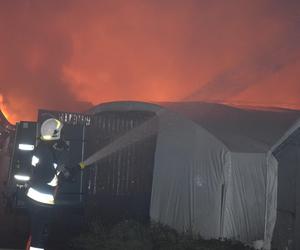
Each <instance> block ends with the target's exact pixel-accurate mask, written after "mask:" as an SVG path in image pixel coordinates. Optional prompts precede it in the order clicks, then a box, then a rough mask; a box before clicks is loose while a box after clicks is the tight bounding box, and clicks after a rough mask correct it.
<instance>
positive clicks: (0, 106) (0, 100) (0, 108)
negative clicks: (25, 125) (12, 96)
mask: <svg viewBox="0 0 300 250" xmlns="http://www.w3.org/2000/svg"><path fill="white" fill-rule="evenodd" d="M0 111H1V112H2V114H3V115H4V117H5V118H6V119H7V120H8V121H9V122H10V123H12V124H15V123H16V119H14V116H13V115H10V114H9V113H8V111H7V108H6V106H5V105H4V103H3V95H1V94H0Z"/></svg>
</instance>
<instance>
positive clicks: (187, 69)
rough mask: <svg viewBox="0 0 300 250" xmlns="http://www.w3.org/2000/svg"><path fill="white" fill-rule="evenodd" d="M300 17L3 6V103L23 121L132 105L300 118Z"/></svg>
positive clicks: (188, 5)
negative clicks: (268, 110)
mask: <svg viewBox="0 0 300 250" xmlns="http://www.w3.org/2000/svg"><path fill="white" fill-rule="evenodd" d="M299 9H300V2H299V1H294V0H291V1H283V0H282V1H279V0H266V1H260V0H254V1H238V0H236V1H233V0H232V1H196V0H190V1H181V0H180V1H179V0H177V1H176V0H172V1H147V0H144V1H143V0H135V1H131V2H130V4H128V3H127V2H124V1H108V0H107V1H88V2H87V1H76V0H74V1H50V0H49V1H31V0H25V1H17V0H12V1H1V3H0V35H1V43H0V52H1V57H0V93H1V94H2V95H3V101H4V103H5V105H6V107H7V110H8V112H10V113H11V114H14V115H16V117H17V119H34V118H35V115H36V110H37V109H38V108H49V109H63V110H70V111H83V110H85V109H87V108H89V107H90V106H91V105H94V104H97V103H100V102H104V101H114V100H124V99H126V100H142V101H153V102H156V101H179V100H204V101H220V102H222V101H226V102H229V103H230V102H237V103H244V102H245V103H247V102H248V103H252V104H253V105H257V104H261V105H276V104H278V103H279V104H280V105H282V106H287V103H289V104H291V103H292V104H293V105H292V107H298V108H300V100H299V97H298V93H299V92H297V91H298V87H297V86H298V85H299V84H298V85H297V84H296V81H297V80H296V79H299V77H300V75H299V74H300V73H299V72H300V71H299V70H296V68H297V67H298V65H299V63H298V61H299V60H298V59H299V55H300V53H299V44H300V42H299V40H300V37H299V30H298V29H299V18H300V14H299ZM297 30H298V32H297ZM285 52H287V53H285ZM283 81H284V83H283ZM270 89H271V91H272V98H270V95H269V93H270ZM283 99H284V100H283ZM290 106H291V105H290Z"/></svg>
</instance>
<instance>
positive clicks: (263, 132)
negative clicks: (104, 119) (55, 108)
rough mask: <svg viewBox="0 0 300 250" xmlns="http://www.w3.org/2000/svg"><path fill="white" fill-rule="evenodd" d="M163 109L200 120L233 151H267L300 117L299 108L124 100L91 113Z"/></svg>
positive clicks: (101, 105) (199, 122) (199, 121)
mask: <svg viewBox="0 0 300 250" xmlns="http://www.w3.org/2000/svg"><path fill="white" fill-rule="evenodd" d="M161 108H165V109H167V110H171V111H173V112H176V113H179V114H181V115H182V116H184V117H186V118H188V119H190V120H192V121H193V122H195V123H197V124H198V125H199V126H201V127H202V128H204V129H205V130H207V131H208V132H210V133H211V134H212V135H214V136H215V137H216V138H217V139H219V140H220V141H221V142H222V143H223V144H224V145H226V146H227V147H228V149H229V150H231V151H234V152H256V153H257V152H267V151H268V150H270V149H271V148H272V146H274V145H275V144H276V143H277V142H278V141H279V140H280V139H281V138H282V137H283V136H284V134H286V133H287V131H289V130H290V129H291V128H292V127H293V126H295V124H296V123H297V121H298V120H299V118H300V111H298V110H288V109H270V110H259V109H249V108H247V109H246V108H245V109H244V108H236V107H232V106H227V105H223V104H215V103H204V102H176V103H170V102H168V103H166V102H165V103H159V104H152V103H145V102H130V101H124V102H122V101H121V102H111V103H103V104H100V105H98V106H95V107H94V108H92V109H91V110H90V113H92V114H96V113H99V112H102V111H113V110H124V111H129V110H147V111H153V112H158V111H160V110H162V109H161ZM163 114H164V113H163V112H160V113H159V115H163Z"/></svg>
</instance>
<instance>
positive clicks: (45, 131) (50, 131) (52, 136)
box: [41, 118, 63, 141]
mask: <svg viewBox="0 0 300 250" xmlns="http://www.w3.org/2000/svg"><path fill="white" fill-rule="evenodd" d="M62 127H63V124H62V123H61V122H60V121H59V120H57V119H54V118H50V119H48V120H46V121H44V122H43V124H42V126H41V139H42V140H45V141H52V140H59V139H60V133H61V129H62Z"/></svg>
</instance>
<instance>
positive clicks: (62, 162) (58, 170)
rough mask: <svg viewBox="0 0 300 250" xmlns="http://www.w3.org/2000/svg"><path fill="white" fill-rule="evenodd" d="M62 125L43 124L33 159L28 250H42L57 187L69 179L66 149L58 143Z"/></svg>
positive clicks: (52, 122)
mask: <svg viewBox="0 0 300 250" xmlns="http://www.w3.org/2000/svg"><path fill="white" fill-rule="evenodd" d="M62 128H63V124H62V123H61V122H60V121H59V120H57V119H54V118H51V119H48V120H46V121H44V122H43V123H42V126H41V137H40V141H39V143H38V145H37V147H36V149H35V151H34V152H33V155H32V162H31V165H32V175H31V180H30V182H29V186H28V191H27V197H28V201H29V212H30V215H31V235H30V237H29V241H28V243H27V249H30V250H42V249H44V246H45V242H46V240H47V233H46V230H47V228H48V224H49V222H50V221H51V218H52V213H53V205H54V204H55V197H56V193H57V191H58V188H59V185H60V183H61V182H62V181H64V180H67V179H68V178H70V176H71V174H70V171H69V170H68V161H69V156H68V145H67V144H66V142H65V141H64V140H62V139H61V131H62Z"/></svg>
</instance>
